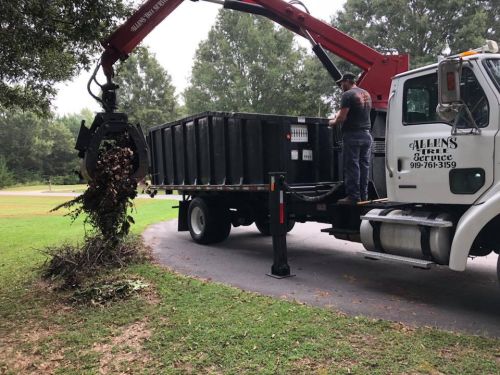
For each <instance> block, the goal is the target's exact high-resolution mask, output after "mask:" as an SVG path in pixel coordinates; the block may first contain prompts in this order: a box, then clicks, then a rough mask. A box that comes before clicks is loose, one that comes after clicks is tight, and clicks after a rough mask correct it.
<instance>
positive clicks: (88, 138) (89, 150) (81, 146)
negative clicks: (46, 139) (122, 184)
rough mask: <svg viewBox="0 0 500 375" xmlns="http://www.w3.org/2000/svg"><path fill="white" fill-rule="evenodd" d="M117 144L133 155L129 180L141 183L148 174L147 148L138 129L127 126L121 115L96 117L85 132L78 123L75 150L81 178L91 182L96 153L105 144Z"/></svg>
mask: <svg viewBox="0 0 500 375" xmlns="http://www.w3.org/2000/svg"><path fill="white" fill-rule="evenodd" d="M107 142H108V143H109V142H120V144H122V145H125V146H126V147H129V148H130V149H131V150H132V151H133V152H134V169H133V173H132V177H133V178H135V179H136V180H138V181H139V180H142V179H143V178H144V177H145V176H146V174H147V173H148V167H149V162H148V148H147V144H146V140H145V138H144V134H143V133H142V130H141V128H140V126H139V125H132V124H130V123H129V122H128V118H127V115H126V114H124V113H98V114H97V115H96V117H95V118H94V121H93V122H92V125H91V127H90V129H89V128H87V127H86V126H85V124H84V123H83V122H82V125H81V127H80V133H79V134H78V138H77V141H76V146H75V148H76V149H77V150H78V151H79V153H78V156H79V157H80V158H82V163H81V171H80V173H81V174H82V176H83V177H84V178H85V179H87V180H92V179H93V178H94V176H95V169H96V166H97V162H98V159H99V152H100V150H101V148H102V147H105V145H106V143H107Z"/></svg>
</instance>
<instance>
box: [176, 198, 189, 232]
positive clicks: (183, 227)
mask: <svg viewBox="0 0 500 375" xmlns="http://www.w3.org/2000/svg"><path fill="white" fill-rule="evenodd" d="M190 203H191V201H181V202H179V215H178V221H177V223H178V226H177V231H178V232H187V231H188V230H189V226H188V208H189V204H190Z"/></svg>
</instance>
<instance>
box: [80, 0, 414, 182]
mask: <svg viewBox="0 0 500 375" xmlns="http://www.w3.org/2000/svg"><path fill="white" fill-rule="evenodd" d="M191 1H198V0H191ZM202 1H208V2H212V3H216V4H219V5H222V6H223V7H224V8H226V9H232V10H236V11H241V12H245V13H250V14H255V15H260V16H264V17H267V18H269V19H271V20H273V21H274V22H276V23H278V24H280V25H282V26H283V27H286V28H287V29H289V30H291V31H292V32H294V33H296V34H298V35H300V36H303V37H305V38H307V39H308V40H309V41H310V42H311V44H312V46H313V51H314V53H315V54H316V55H317V56H318V58H319V59H320V61H321V62H322V64H323V65H324V67H325V68H326V69H327V70H328V72H329V73H330V75H331V76H332V78H333V79H334V80H338V79H339V78H340V77H341V75H342V74H341V72H340V71H339V70H338V68H337V67H336V66H335V65H334V63H333V62H332V61H331V60H330V58H329V57H328V55H327V53H326V52H325V50H327V51H330V52H332V53H333V54H335V55H337V56H339V57H340V58H342V59H344V60H346V61H348V62H350V63H352V64H354V65H356V66H358V67H359V68H360V69H362V71H363V73H362V74H361V76H360V78H359V81H358V86H360V87H362V88H364V89H366V90H367V91H368V92H370V94H371V95H372V101H373V108H374V110H375V111H385V110H386V109H387V105H388V100H389V91H390V87H391V78H392V77H393V76H395V75H397V74H399V73H402V72H405V71H407V70H408V65H409V58H408V55H383V54H381V53H379V52H377V51H375V50H374V49H372V48H370V47H368V46H366V45H365V44H363V43H361V42H359V41H357V40H355V39H353V38H351V37H350V36H348V35H346V34H344V33H343V32H341V31H340V30H338V29H336V28H335V27H332V26H331V25H329V24H327V23H325V22H323V21H321V20H318V19H316V18H314V17H313V16H311V15H310V14H309V12H308V11H307V8H306V7H305V6H304V5H303V4H302V3H301V2H300V1H297V0H292V1H290V2H286V1H284V0H225V1H223V0H202ZM182 2H183V0H148V1H146V2H144V3H143V4H142V6H141V7H140V8H139V9H138V10H137V11H136V12H135V13H134V14H133V15H132V16H131V17H130V18H129V19H128V20H127V21H126V22H125V23H124V24H122V25H121V26H120V27H119V28H118V29H117V30H116V31H115V32H114V33H112V34H111V35H110V36H109V37H108V38H107V39H105V40H103V41H102V42H101V44H102V46H103V48H104V51H103V53H102V55H101V58H100V60H99V62H98V65H97V67H96V69H95V71H94V73H93V75H92V77H91V79H90V81H89V83H88V90H89V93H90V94H91V95H92V96H93V97H94V98H95V99H96V100H97V101H98V102H99V103H100V104H101V106H102V108H103V110H104V112H101V113H98V114H97V115H96V117H95V118H94V121H93V123H92V125H91V126H90V128H87V127H86V126H85V124H84V123H82V126H81V129H80V133H79V135H78V139H77V143H76V147H75V148H76V149H77V150H78V151H79V156H80V157H81V158H82V159H83V161H82V174H83V176H84V177H86V178H87V179H92V178H93V177H94V172H95V167H96V164H97V158H98V152H99V148H100V146H101V144H102V142H103V141H105V140H107V139H113V138H114V137H116V136H117V135H122V134H127V135H128V137H129V141H130V147H131V148H132V150H133V151H134V152H135V155H136V158H135V163H134V174H133V176H134V177H135V178H136V179H138V180H140V179H142V178H143V177H144V176H145V175H146V174H147V170H148V154H147V146H146V143H145V140H144V136H143V134H142V131H141V129H140V127H139V125H132V124H130V123H129V122H128V118H127V115H126V114H125V113H122V112H116V110H117V107H118V106H117V100H116V96H117V89H118V86H117V85H116V84H115V83H114V82H113V77H114V68H113V66H114V64H115V63H116V62H117V61H118V60H122V61H123V60H126V59H127V57H128V56H129V54H130V53H132V52H133V50H134V49H135V47H136V46H137V45H138V44H139V43H140V42H141V41H142V40H143V39H144V38H145V37H146V36H147V35H148V34H149V33H150V32H151V31H152V30H153V29H154V28H155V27H156V26H157V25H158V24H159V23H160V22H162V21H163V20H164V19H165V18H166V17H168V16H169V15H170V14H171V13H172V12H173V11H174V10H175V9H176V8H177V7H178V6H179V5H181V3H182ZM295 5H299V6H301V8H299V7H296V6H295ZM100 69H102V71H103V73H104V76H105V77H106V83H104V84H100V83H99V82H98V81H97V79H96V75H97V73H98V71H99V70H100ZM92 83H96V84H97V85H98V86H99V87H100V90H101V95H100V96H97V95H95V94H93V93H92V91H91V84H92Z"/></svg>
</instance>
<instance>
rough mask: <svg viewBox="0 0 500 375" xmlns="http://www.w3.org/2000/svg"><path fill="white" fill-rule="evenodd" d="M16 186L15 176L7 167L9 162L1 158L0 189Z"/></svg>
mask: <svg viewBox="0 0 500 375" xmlns="http://www.w3.org/2000/svg"><path fill="white" fill-rule="evenodd" d="M12 184H14V175H13V174H12V172H11V171H10V170H9V168H8V167H7V162H6V161H5V158H4V157H3V156H0V188H3V187H6V186H9V185H12Z"/></svg>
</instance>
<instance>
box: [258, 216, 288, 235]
mask: <svg viewBox="0 0 500 375" xmlns="http://www.w3.org/2000/svg"><path fill="white" fill-rule="evenodd" d="M255 226H256V227H257V229H258V230H259V232H260V233H261V234H262V235H263V236H270V235H271V226H270V224H269V218H268V217H266V218H262V219H257V220H255ZM294 226H295V220H288V226H287V229H286V231H287V233H290V232H291V230H292V229H293V227H294Z"/></svg>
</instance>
